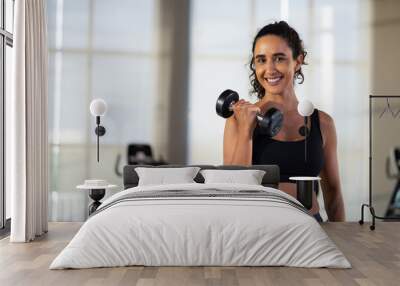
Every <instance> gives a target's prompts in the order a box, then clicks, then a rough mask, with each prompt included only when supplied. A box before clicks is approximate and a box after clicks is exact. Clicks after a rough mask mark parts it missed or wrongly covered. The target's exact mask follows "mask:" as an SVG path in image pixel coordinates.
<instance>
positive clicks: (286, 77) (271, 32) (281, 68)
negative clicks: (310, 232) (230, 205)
mask: <svg viewBox="0 0 400 286" xmlns="http://www.w3.org/2000/svg"><path fill="white" fill-rule="evenodd" d="M252 53H253V54H252V59H251V62H250V69H251V75H250V79H251V84H252V87H253V93H255V94H256V95H257V97H258V99H259V100H258V102H257V103H255V104H251V103H249V102H247V101H245V100H240V101H239V102H237V103H236V104H235V105H234V109H233V110H234V116H231V117H230V118H228V119H227V121H226V124H225V131H224V164H233V165H251V164H253V165H257V164H277V165H279V167H280V170H281V183H280V184H279V189H281V190H282V191H284V192H286V193H288V194H290V195H292V196H294V197H296V185H295V184H294V183H293V182H290V180H289V177H290V176H320V177H321V187H322V191H323V196H324V203H325V209H326V212H327V214H328V219H329V220H330V221H344V219H345V212H344V205H343V198H342V194H341V189H340V178H339V170H338V162H337V150H336V147H337V139H336V131H335V125H334V122H333V119H332V118H331V117H330V116H329V115H328V114H327V113H325V112H323V111H318V110H317V109H315V111H314V113H313V114H312V115H311V120H308V122H309V124H308V128H309V130H310V132H309V135H308V136H307V139H304V137H303V136H302V135H300V133H299V129H300V127H301V126H302V125H303V124H304V118H303V117H302V116H300V114H299V113H298V112H297V105H298V100H297V97H296V94H295V91H294V82H295V80H296V79H298V80H300V81H299V83H303V81H304V75H303V73H302V70H301V66H302V65H303V64H305V62H304V60H305V57H306V54H307V53H306V51H305V50H304V48H303V44H302V41H301V39H300V38H299V35H298V33H297V32H296V31H295V30H294V29H293V28H292V27H290V26H289V25H288V24H287V23H286V22H284V21H281V22H275V23H273V24H269V25H267V26H265V27H263V28H262V29H261V30H260V31H259V32H258V33H257V35H256V37H255V39H254V41H253V48H252ZM271 105H279V106H280V107H279V109H280V110H281V111H282V112H283V115H284V121H283V125H282V129H281V130H280V132H279V133H278V134H277V135H276V136H275V137H273V138H268V137H267V136H266V135H263V134H262V130H260V129H259V127H258V126H257V125H256V120H255V117H256V114H257V113H258V112H261V113H265V112H266V110H267V109H268V108H269V107H271ZM304 140H307V144H308V153H307V161H305V160H304ZM310 212H311V214H313V215H314V217H315V218H316V219H317V220H318V221H322V219H321V216H320V215H319V205H318V201H317V196H316V194H313V207H312V209H311V210H310Z"/></svg>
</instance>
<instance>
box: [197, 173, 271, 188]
mask: <svg viewBox="0 0 400 286" xmlns="http://www.w3.org/2000/svg"><path fill="white" fill-rule="evenodd" d="M200 174H202V175H203V177H204V183H206V184H210V183H226V184H246V185H261V183H262V179H263V177H264V175H265V171H262V170H201V171H200Z"/></svg>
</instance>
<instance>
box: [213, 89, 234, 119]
mask: <svg viewBox="0 0 400 286" xmlns="http://www.w3.org/2000/svg"><path fill="white" fill-rule="evenodd" d="M238 101H239V94H238V93H237V92H236V91H233V90H230V89H227V90H225V91H224V92H222V93H221V95H220V96H219V97H218V99H217V103H216V105H215V110H216V111H217V114H218V115H219V116H222V117H223V118H228V117H230V116H232V115H233V111H232V110H231V109H230V106H231V103H232V102H238Z"/></svg>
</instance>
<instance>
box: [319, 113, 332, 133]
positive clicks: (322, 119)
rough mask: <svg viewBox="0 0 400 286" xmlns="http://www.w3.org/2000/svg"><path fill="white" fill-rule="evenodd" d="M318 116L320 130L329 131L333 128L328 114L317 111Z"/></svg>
mask: <svg viewBox="0 0 400 286" xmlns="http://www.w3.org/2000/svg"><path fill="white" fill-rule="evenodd" d="M318 116H319V124H320V126H321V129H324V130H329V129H332V128H335V122H334V121H333V118H332V116H330V115H329V114H328V113H326V112H325V111H322V110H318Z"/></svg>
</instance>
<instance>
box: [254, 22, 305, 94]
mask: <svg viewBox="0 0 400 286" xmlns="http://www.w3.org/2000/svg"><path fill="white" fill-rule="evenodd" d="M266 35H276V36H279V37H281V38H282V39H284V40H285V41H286V42H287V44H288V46H289V48H290V49H291V50H292V54H293V59H297V57H298V56H299V55H303V63H302V65H304V64H307V63H306V62H305V61H304V59H305V58H306V55H307V52H306V51H305V50H304V46H303V41H302V40H301V39H300V37H299V34H298V33H297V32H296V30H295V29H293V28H292V27H290V26H289V24H288V23H286V22H285V21H280V22H274V23H271V24H268V25H266V26H264V27H263V28H261V30H260V31H258V33H257V35H256V36H255V38H254V41H253V47H252V50H251V51H252V56H251V60H250V64H249V66H250V71H251V73H250V83H251V86H252V89H251V91H250V93H251V94H256V95H257V97H258V98H259V99H261V98H263V97H264V95H265V90H264V88H263V87H262V86H261V84H260V83H259V82H258V80H257V76H256V69H255V67H254V48H255V46H256V42H257V40H258V39H259V38H261V37H263V36H266ZM294 79H298V80H299V83H300V84H302V83H303V82H304V74H303V71H302V70H301V67H300V69H299V70H298V71H296V72H295V74H294Z"/></svg>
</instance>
